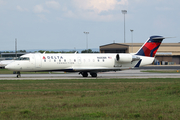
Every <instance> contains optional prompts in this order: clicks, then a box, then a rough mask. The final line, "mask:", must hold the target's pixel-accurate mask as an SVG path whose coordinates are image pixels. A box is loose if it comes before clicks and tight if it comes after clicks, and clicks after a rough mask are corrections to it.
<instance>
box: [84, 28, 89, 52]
mask: <svg viewBox="0 0 180 120" xmlns="http://www.w3.org/2000/svg"><path fill="white" fill-rule="evenodd" d="M84 34H86V49H87V50H88V34H89V32H84Z"/></svg>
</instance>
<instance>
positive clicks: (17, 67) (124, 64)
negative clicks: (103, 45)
mask: <svg viewBox="0 0 180 120" xmlns="http://www.w3.org/2000/svg"><path fill="white" fill-rule="evenodd" d="M119 55H120V61H117V58H116V57H117V54H115V53H113V54H109V53H108V54H106V53H97V54H95V53H93V54H91V53H89V54H88V53H86V54H75V53H74V54H61V53H58V54H57V53H56V54H39V53H35V54H26V55H23V56H21V59H20V60H16V61H15V62H13V63H10V64H8V65H7V66H6V68H7V69H10V70H13V71H69V72H83V71H86V72H92V71H94V72H103V71H118V70H124V69H131V68H134V67H135V66H136V65H137V63H138V62H139V60H141V63H140V65H139V66H144V65H148V64H151V63H152V62H153V61H154V57H145V56H137V55H134V54H119ZM132 56H133V57H135V58H133V59H132ZM139 66H138V67H139Z"/></svg>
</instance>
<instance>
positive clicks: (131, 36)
mask: <svg viewBox="0 0 180 120" xmlns="http://www.w3.org/2000/svg"><path fill="white" fill-rule="evenodd" d="M130 31H131V41H132V53H133V31H134V30H130Z"/></svg>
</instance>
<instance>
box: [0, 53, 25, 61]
mask: <svg viewBox="0 0 180 120" xmlns="http://www.w3.org/2000/svg"><path fill="white" fill-rule="evenodd" d="M24 54H26V53H17V57H20V56H21V55H24ZM0 56H1V57H0V61H1V60H10V59H15V58H16V53H0Z"/></svg>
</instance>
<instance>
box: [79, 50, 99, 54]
mask: <svg viewBox="0 0 180 120" xmlns="http://www.w3.org/2000/svg"><path fill="white" fill-rule="evenodd" d="M81 53H99V52H98V51H92V50H91V49H88V50H82V51H81Z"/></svg>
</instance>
